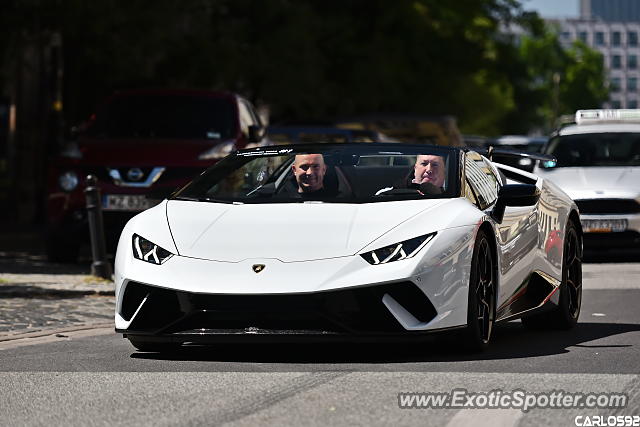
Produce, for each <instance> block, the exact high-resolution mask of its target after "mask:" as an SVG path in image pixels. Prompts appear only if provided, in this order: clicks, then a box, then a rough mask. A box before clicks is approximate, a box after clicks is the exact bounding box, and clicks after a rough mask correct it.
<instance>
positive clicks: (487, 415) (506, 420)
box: [447, 409, 522, 427]
mask: <svg viewBox="0 0 640 427" xmlns="http://www.w3.org/2000/svg"><path fill="white" fill-rule="evenodd" d="M520 418H522V411H521V410H520V409H461V410H459V411H458V412H456V414H455V415H454V416H453V418H451V420H450V421H449V422H448V423H447V427H466V426H470V425H472V426H474V427H514V426H516V425H518V421H520Z"/></svg>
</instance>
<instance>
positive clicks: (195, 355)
mask: <svg viewBox="0 0 640 427" xmlns="http://www.w3.org/2000/svg"><path fill="white" fill-rule="evenodd" d="M635 331H640V325H638V324H620V323H579V324H578V326H576V328H574V329H573V330H571V331H531V330H527V329H525V328H524V327H522V325H521V323H520V322H509V323H507V324H505V325H500V326H498V327H496V329H495V335H494V337H493V339H492V342H491V345H490V347H489V349H488V350H487V351H485V352H483V353H475V354H468V353H465V352H463V351H461V350H457V349H456V344H457V343H456V338H454V337H439V338H431V339H429V340H427V341H423V342H420V343H416V342H412V343H411V342H407V343H393V344H388V343H385V344H383V343H380V344H371V343H367V344H355V343H349V344H337V343H330V344H328V343H319V344H278V345H273V344H225V345H215V346H195V345H194V346H191V345H187V346H184V347H183V348H181V349H180V350H178V351H175V352H172V353H142V352H136V353H133V354H132V355H131V357H132V358H134V359H156V360H182V361H211V362H251V363H283V364H284V363H299V364H300V363H301V364H316V363H374V364H388V363H408V362H444V361H472V360H501V359H518V358H528V357H536V356H547V355H554V354H562V353H568V352H569V347H591V345H589V344H587V343H589V342H591V341H594V340H597V339H600V338H606V337H612V336H615V335H620V334H624V333H627V332H635ZM596 347H614V348H615V347H629V345H624V344H623V345H620V344H613V345H610V346H607V345H597V346H596Z"/></svg>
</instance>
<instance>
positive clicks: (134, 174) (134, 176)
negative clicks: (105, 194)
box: [127, 168, 144, 181]
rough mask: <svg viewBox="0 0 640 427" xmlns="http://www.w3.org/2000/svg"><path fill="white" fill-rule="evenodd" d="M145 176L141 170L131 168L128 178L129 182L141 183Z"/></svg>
mask: <svg viewBox="0 0 640 427" xmlns="http://www.w3.org/2000/svg"><path fill="white" fill-rule="evenodd" d="M143 176H144V172H142V169H140V168H131V169H129V170H128V171H127V178H129V181H140V180H141V179H142V177H143Z"/></svg>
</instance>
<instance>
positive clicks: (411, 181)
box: [376, 154, 446, 196]
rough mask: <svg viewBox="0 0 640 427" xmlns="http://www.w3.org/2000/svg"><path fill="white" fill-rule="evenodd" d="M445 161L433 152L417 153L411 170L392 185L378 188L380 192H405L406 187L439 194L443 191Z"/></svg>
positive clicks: (425, 192)
mask: <svg viewBox="0 0 640 427" xmlns="http://www.w3.org/2000/svg"><path fill="white" fill-rule="evenodd" d="M445 169H446V163H445V160H444V157H442V156H438V155H435V154H419V155H418V156H417V157H416V163H415V165H414V166H413V169H412V170H411V172H410V173H409V174H408V175H407V176H406V177H405V178H404V179H403V180H402V181H401V182H398V183H396V185H394V186H393V187H387V188H383V189H381V190H378V192H377V193H376V196H379V195H381V194H384V195H392V194H405V193H406V191H407V189H411V190H416V191H417V192H418V193H419V194H422V195H430V194H441V193H443V192H444V185H445V175H446V174H445Z"/></svg>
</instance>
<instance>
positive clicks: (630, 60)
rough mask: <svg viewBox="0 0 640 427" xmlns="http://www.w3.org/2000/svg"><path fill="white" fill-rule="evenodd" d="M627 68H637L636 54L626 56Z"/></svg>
mask: <svg viewBox="0 0 640 427" xmlns="http://www.w3.org/2000/svg"><path fill="white" fill-rule="evenodd" d="M627 68H628V69H630V70H635V69H636V68H638V57H637V56H636V55H629V56H628V57H627Z"/></svg>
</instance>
